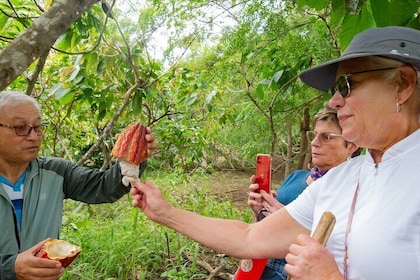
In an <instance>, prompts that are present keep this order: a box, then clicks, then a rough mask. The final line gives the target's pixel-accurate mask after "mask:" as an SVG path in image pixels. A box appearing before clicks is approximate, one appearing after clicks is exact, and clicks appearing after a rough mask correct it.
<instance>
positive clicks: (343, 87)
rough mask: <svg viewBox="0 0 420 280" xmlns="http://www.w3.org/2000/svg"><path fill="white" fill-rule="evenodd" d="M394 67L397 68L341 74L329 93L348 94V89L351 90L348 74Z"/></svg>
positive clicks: (366, 71)
mask: <svg viewBox="0 0 420 280" xmlns="http://www.w3.org/2000/svg"><path fill="white" fill-rule="evenodd" d="M395 68H398V67H388V68H380V69H370V70H365V71H359V72H352V73H346V74H343V75H341V76H340V77H338V79H337V81H336V82H335V86H333V87H332V88H331V89H330V93H331V95H334V94H335V93H336V92H337V91H338V92H339V93H340V95H341V96H342V97H344V98H346V97H348V96H349V95H350V91H351V87H352V83H353V82H352V81H351V80H349V79H348V78H349V77H350V76H353V75H358V74H364V73H369V72H378V71H385V70H392V69H395Z"/></svg>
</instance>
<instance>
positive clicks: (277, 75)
mask: <svg viewBox="0 0 420 280" xmlns="http://www.w3.org/2000/svg"><path fill="white" fill-rule="evenodd" d="M283 73H284V69H282V70H280V71H277V72H276V73H274V75H273V81H274V82H275V83H278V82H279V80H280V79H281V77H282V76H283Z"/></svg>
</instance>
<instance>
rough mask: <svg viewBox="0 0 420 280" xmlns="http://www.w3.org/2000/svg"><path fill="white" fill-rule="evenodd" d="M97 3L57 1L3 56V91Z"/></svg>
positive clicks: (0, 87) (0, 66)
mask: <svg viewBox="0 0 420 280" xmlns="http://www.w3.org/2000/svg"><path fill="white" fill-rule="evenodd" d="M97 1H98V0H56V1H54V3H53V5H51V7H50V8H49V9H48V11H46V12H45V13H44V14H42V15H41V16H39V18H37V19H35V20H34V21H33V23H32V25H31V26H29V27H28V28H27V29H26V30H25V31H24V32H23V33H22V34H20V35H19V36H18V37H16V39H14V40H13V41H12V42H11V43H10V44H8V45H7V47H6V48H4V49H3V50H2V51H1V52H0V90H3V89H4V88H5V87H7V86H8V85H9V84H10V83H12V82H13V81H14V80H15V79H16V78H17V77H18V76H19V75H20V74H21V73H22V72H23V71H25V70H26V69H27V68H28V67H29V66H30V65H31V64H32V62H34V61H35V60H36V59H37V58H38V57H39V56H40V55H41V54H43V53H45V52H46V51H48V50H49V49H50V48H51V47H52V46H53V45H54V43H55V41H56V40H57V38H58V37H59V36H60V35H61V34H63V32H64V31H66V29H67V28H69V26H70V25H71V24H72V23H73V22H74V21H76V20H77V19H78V18H79V17H80V15H81V14H82V13H83V12H85V11H86V10H88V9H90V7H91V6H92V5H93V4H95V3H96V2H97Z"/></svg>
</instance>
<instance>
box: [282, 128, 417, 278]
mask: <svg viewBox="0 0 420 280" xmlns="http://www.w3.org/2000/svg"><path fill="white" fill-rule="evenodd" d="M419 175H420V129H419V130H417V131H416V132H415V133H413V134H411V135H410V136H408V137H407V138H405V139H403V140H402V141H400V142H399V143H397V144H395V145H394V146H392V147H391V148H390V149H388V150H387V151H386V152H385V154H384V155H383V157H382V162H381V163H379V164H375V163H374V161H373V158H372V157H371V155H370V154H369V152H367V154H366V155H365V156H359V157H357V158H353V159H351V160H348V161H347V162H345V163H343V164H341V165H339V166H337V167H335V168H333V169H331V170H330V171H329V172H328V173H327V174H326V175H325V176H323V177H322V178H321V179H319V180H317V181H315V182H314V183H312V184H311V185H310V186H309V187H308V188H307V189H306V190H305V191H304V192H303V193H302V194H301V195H300V196H299V197H298V198H297V199H296V200H295V201H293V202H292V203H290V204H289V205H287V206H286V209H287V211H288V212H289V213H290V215H292V217H293V218H294V219H295V220H296V221H297V222H299V223H300V224H301V225H303V226H304V227H305V228H307V229H311V230H314V229H315V227H316V226H317V224H318V220H319V219H320V217H321V215H322V213H323V212H324V211H331V212H332V213H333V214H334V215H335V216H336V220H337V221H336V225H335V227H334V230H333V232H332V234H331V236H330V239H329V241H328V243H327V248H328V250H329V251H330V252H331V253H332V254H333V256H334V257H335V259H336V262H337V265H338V266H339V268H340V270H341V271H342V272H343V267H344V266H343V260H344V254H345V249H344V248H345V235H346V228H347V223H348V218H349V212H350V208H351V204H352V201H353V197H354V193H355V190H356V188H357V185H358V184H359V193H358V196H357V200H356V205H355V212H354V216H353V222H352V225H351V231H350V233H349V234H348V242H347V243H348V253H349V258H348V266H347V267H348V279H349V280H356V279H357V280H376V279H378V280H379V279H380V280H388V279H389V280H395V279H404V280H411V279H412V280H419V279H420V177H419Z"/></svg>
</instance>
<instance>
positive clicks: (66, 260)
mask: <svg viewBox="0 0 420 280" xmlns="http://www.w3.org/2000/svg"><path fill="white" fill-rule="evenodd" d="M81 251H82V248H80V247H78V246H76V245H73V244H71V243H69V242H67V241H64V240H59V239H51V240H48V241H47V242H45V243H44V244H43V245H42V247H41V249H40V250H39V251H38V253H37V254H36V256H38V257H40V258H44V259H50V260H57V261H59V262H61V265H62V266H63V267H68V266H69V265H70V264H71V263H72V262H73V261H74V259H75V258H76V257H77V256H78V255H79V254H80V252H81Z"/></svg>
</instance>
